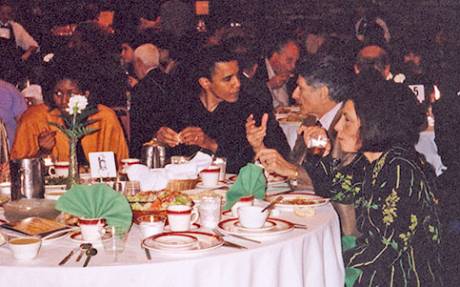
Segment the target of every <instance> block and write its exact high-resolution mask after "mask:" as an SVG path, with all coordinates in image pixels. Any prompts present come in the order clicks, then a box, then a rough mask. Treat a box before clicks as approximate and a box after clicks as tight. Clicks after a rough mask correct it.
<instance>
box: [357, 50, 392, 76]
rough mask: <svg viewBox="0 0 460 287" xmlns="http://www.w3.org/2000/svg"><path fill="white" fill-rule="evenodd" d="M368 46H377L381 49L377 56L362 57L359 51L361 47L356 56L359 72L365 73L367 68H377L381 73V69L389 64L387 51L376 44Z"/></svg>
mask: <svg viewBox="0 0 460 287" xmlns="http://www.w3.org/2000/svg"><path fill="white" fill-rule="evenodd" d="M369 46H376V47H379V48H380V49H381V51H380V53H379V54H378V56H377V57H364V56H363V55H362V53H361V51H362V49H361V51H360V52H359V53H358V56H357V58H356V65H357V66H358V68H359V70H360V73H366V72H367V71H369V70H377V71H379V72H380V73H383V71H384V70H385V67H387V66H388V65H390V56H389V55H388V52H387V51H386V50H385V49H384V48H382V47H381V46H378V45H369ZM369 46H366V47H369ZM366 47H364V48H366ZM364 48H363V49H364Z"/></svg>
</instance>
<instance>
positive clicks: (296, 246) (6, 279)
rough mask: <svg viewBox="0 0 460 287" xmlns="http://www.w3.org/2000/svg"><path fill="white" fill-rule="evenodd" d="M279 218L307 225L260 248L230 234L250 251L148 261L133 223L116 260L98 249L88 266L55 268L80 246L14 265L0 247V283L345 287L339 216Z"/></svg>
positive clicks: (328, 210) (63, 242) (64, 242)
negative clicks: (125, 243) (305, 228)
mask: <svg viewBox="0 0 460 287" xmlns="http://www.w3.org/2000/svg"><path fill="white" fill-rule="evenodd" d="M280 217H282V218H285V219H288V220H291V221H295V222H297V223H303V224H307V225H308V229H307V230H301V229H295V230H293V231H292V232H289V233H286V234H284V235H281V236H280V237H278V238H276V239H271V240H268V241H264V242H263V244H256V243H250V242H246V241H242V240H240V239H236V238H232V237H229V236H227V237H226V240H228V241H232V242H235V243H239V244H241V245H245V246H247V247H249V249H247V250H240V249H233V248H227V247H222V248H219V249H215V250H213V251H210V252H209V253H207V254H204V255H195V256H188V257H173V256H165V255H161V256H160V255H158V254H156V253H155V252H153V251H152V260H151V261H148V260H147V259H146V257H145V254H144V252H143V250H142V249H141V248H140V233H139V230H138V227H137V226H133V228H132V229H131V232H130V234H129V238H128V243H127V247H126V249H125V251H124V252H123V253H122V254H121V255H120V256H119V258H118V262H114V260H113V257H112V256H111V255H110V254H108V253H105V252H104V250H103V248H98V251H99V253H98V255H97V256H95V257H93V259H91V262H90V266H89V267H88V268H82V267H81V265H82V261H80V262H79V263H76V262H75V260H74V258H75V256H74V257H73V259H71V260H70V261H69V262H68V263H67V264H66V265H64V266H62V267H59V266H57V263H58V262H59V261H60V260H61V259H62V258H63V257H64V256H65V255H66V254H67V253H68V252H69V251H70V250H71V249H72V248H74V247H76V246H77V245H78V244H76V243H74V242H72V241H70V240H69V239H68V238H63V239H60V240H56V241H54V242H50V243H49V244H48V245H46V246H43V247H42V248H41V250H40V253H39V256H38V257H37V258H36V259H35V260H32V261H23V262H21V261H17V260H15V259H14V258H13V256H12V253H11V251H10V250H9V249H8V247H7V246H6V245H3V246H2V247H0V286H8V287H16V286H17V287H23V286H28V287H33V286H46V287H51V286H59V287H63V286H66V287H72V286H75V287H82V286H112V287H113V286H123V287H125V286H136V287H141V286H149V287H151V286H168V287H170V286H171V287H173V286H178V287H179V286H180V287H184V286H187V287H207V286H209V287H211V286H212V287H216V286H222V287H225V286H238V287H245V286H247V287H254V286H263V287H270V286H273V287H275V286H286V287H296V286H299V287H300V286H315V287H321V286H332V287H337V286H343V284H344V283H343V282H344V281H343V278H344V268H343V261H342V254H341V245H340V230H339V222H338V217H337V214H336V213H335V211H334V210H333V208H332V206H331V205H330V204H328V205H326V206H322V207H318V208H316V215H315V216H313V217H310V218H301V217H297V216H295V215H294V214H292V213H282V214H281V216H280Z"/></svg>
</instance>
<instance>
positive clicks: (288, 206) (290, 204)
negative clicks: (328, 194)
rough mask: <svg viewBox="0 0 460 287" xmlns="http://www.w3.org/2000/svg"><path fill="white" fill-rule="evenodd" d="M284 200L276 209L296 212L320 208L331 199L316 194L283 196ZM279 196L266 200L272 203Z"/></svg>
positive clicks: (271, 196)
mask: <svg viewBox="0 0 460 287" xmlns="http://www.w3.org/2000/svg"><path fill="white" fill-rule="evenodd" d="M282 196H283V200H281V202H280V203H277V204H276V205H275V207H276V208H280V209H284V210H294V208H296V207H300V208H302V207H318V206H323V205H326V204H328V203H329V198H325V197H321V196H319V195H314V194H306V193H295V192H293V193H289V194H283V195H282ZM276 197H277V196H276V195H270V196H267V197H266V198H265V200H266V201H268V202H270V201H272V200H274V199H275V198H276Z"/></svg>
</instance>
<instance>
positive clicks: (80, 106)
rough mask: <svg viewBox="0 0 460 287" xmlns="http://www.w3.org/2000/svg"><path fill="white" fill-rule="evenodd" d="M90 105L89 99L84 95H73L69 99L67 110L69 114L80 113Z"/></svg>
mask: <svg viewBox="0 0 460 287" xmlns="http://www.w3.org/2000/svg"><path fill="white" fill-rule="evenodd" d="M87 105H88V99H87V98H86V97H85V96H82V95H72V97H70V99H69V105H68V108H67V109H66V111H67V112H68V113H69V115H73V113H74V112H76V113H77V114H80V113H81V112H82V111H83V110H84V109H85V108H86V106H87Z"/></svg>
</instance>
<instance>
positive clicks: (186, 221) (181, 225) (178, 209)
mask: <svg viewBox="0 0 460 287" xmlns="http://www.w3.org/2000/svg"><path fill="white" fill-rule="evenodd" d="M166 213H167V215H168V222H169V226H170V228H171V231H187V230H189V229H190V226H191V224H193V223H195V222H196V221H197V220H198V218H199V214H198V211H197V210H196V209H194V208H192V207H190V206H188V205H170V206H169V207H168V208H167V209H166Z"/></svg>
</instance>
